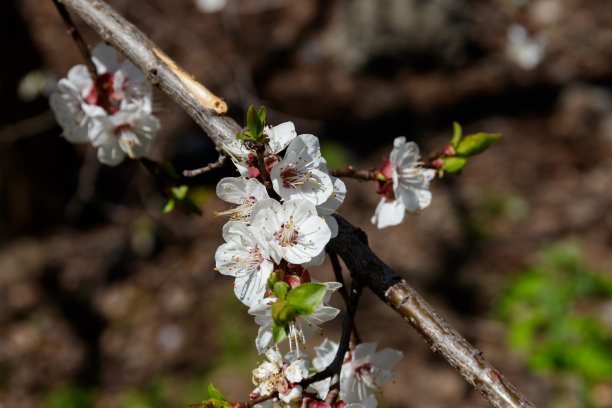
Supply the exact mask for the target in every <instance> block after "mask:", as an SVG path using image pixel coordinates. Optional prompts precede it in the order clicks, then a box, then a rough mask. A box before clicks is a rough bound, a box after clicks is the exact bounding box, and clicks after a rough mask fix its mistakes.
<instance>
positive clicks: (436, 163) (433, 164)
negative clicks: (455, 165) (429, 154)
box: [431, 159, 444, 169]
mask: <svg viewBox="0 0 612 408" xmlns="http://www.w3.org/2000/svg"><path fill="white" fill-rule="evenodd" d="M431 167H433V168H434V169H441V168H442V167H444V159H435V160H432V161H431Z"/></svg>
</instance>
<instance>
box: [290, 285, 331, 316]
mask: <svg viewBox="0 0 612 408" xmlns="http://www.w3.org/2000/svg"><path fill="white" fill-rule="evenodd" d="M325 292H326V289H325V285H323V284H322V283H304V284H302V285H300V286H298V287H297V288H295V289H293V290H292V291H291V292H289V294H288V295H287V303H288V304H289V305H291V306H293V307H294V308H295V310H296V311H297V313H298V314H301V315H303V316H307V315H309V314H311V313H312V312H314V311H315V310H316V308H317V307H319V305H320V304H321V303H322V302H323V298H324V297H325Z"/></svg>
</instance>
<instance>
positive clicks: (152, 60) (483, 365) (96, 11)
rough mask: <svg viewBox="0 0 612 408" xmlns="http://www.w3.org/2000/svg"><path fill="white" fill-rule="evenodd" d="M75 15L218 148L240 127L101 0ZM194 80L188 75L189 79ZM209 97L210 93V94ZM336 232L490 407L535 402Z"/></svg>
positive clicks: (336, 243)
mask: <svg viewBox="0 0 612 408" xmlns="http://www.w3.org/2000/svg"><path fill="white" fill-rule="evenodd" d="M59 1H60V2H61V3H63V4H65V5H66V6H67V7H68V8H69V9H71V11H72V12H73V13H74V14H76V15H78V16H80V17H81V18H82V19H83V20H84V21H85V22H86V23H87V24H88V25H89V26H90V27H92V28H93V29H94V30H95V31H96V32H97V33H98V34H99V35H100V37H102V38H103V39H104V41H106V42H108V43H109V44H111V45H113V46H114V47H115V48H117V49H118V50H119V51H120V52H121V53H123V54H124V55H125V56H126V57H127V58H129V59H130V60H132V62H133V63H134V64H136V66H138V67H139V68H140V69H141V70H142V71H143V72H145V74H146V75H147V78H148V79H149V81H151V83H153V84H154V85H156V86H158V87H159V88H160V89H161V90H162V91H164V92H165V93H167V94H168V95H169V96H170V97H171V98H172V99H173V100H174V101H175V102H176V103H177V104H179V105H180V106H181V107H182V108H183V109H184V110H185V111H186V112H187V113H188V114H189V115H190V116H191V117H192V118H193V120H194V121H195V122H196V123H197V124H198V125H199V126H200V127H201V128H202V129H203V130H204V131H205V132H206V133H207V134H208V135H209V137H210V138H211V139H212V140H213V142H214V143H215V144H216V145H217V147H220V146H221V144H222V143H223V142H224V141H230V140H233V139H234V138H235V135H236V133H237V132H239V131H240V130H241V126H240V125H238V123H236V122H235V121H234V120H233V119H231V118H229V117H227V116H221V115H219V112H223V110H222V109H216V108H218V107H219V106H218V105H217V104H218V102H219V99H218V98H217V99H216V100H215V99H214V98H216V97H214V95H213V97H214V98H212V99H211V100H212V101H213V102H212V103H209V102H207V101H204V102H203V101H202V98H201V96H198V95H197V92H198V91H194V89H196V90H197V89H200V88H198V86H200V87H202V88H203V89H206V88H204V87H203V86H201V85H198V86H194V85H193V84H191V85H190V86H187V85H185V78H183V77H182V76H183V75H185V73H184V72H183V71H182V70H180V68H178V67H177V66H176V65H175V64H174V63H173V62H172V61H171V60H170V59H169V58H168V57H166V56H165V54H163V53H162V52H161V51H160V50H159V48H157V46H156V45H155V44H153V42H152V41H151V40H149V39H148V38H147V37H146V36H145V35H144V34H143V33H142V32H141V31H140V30H138V29H137V28H136V27H135V26H133V25H132V24H130V23H129V22H127V21H126V20H125V19H124V18H122V17H121V16H119V15H118V14H117V13H116V12H115V11H114V10H113V9H111V8H110V7H109V6H108V5H106V4H105V3H104V2H102V1H100V0H59ZM192 81H193V80H192ZM209 96H210V95H209ZM335 217H336V219H337V220H338V224H339V233H338V236H337V237H336V238H334V239H332V240H331V241H330V243H329V247H330V248H331V249H332V250H333V251H335V252H336V253H337V254H338V255H340V257H341V258H342V259H343V260H344V263H345V264H346V266H347V267H348V268H349V270H350V272H351V275H352V276H353V278H354V279H357V280H359V281H360V282H361V283H362V284H363V285H365V286H367V287H369V288H370V289H371V290H372V291H373V292H374V293H375V294H376V295H377V296H378V297H379V298H381V299H382V300H383V301H385V302H386V303H387V304H388V305H389V306H391V307H393V308H394V310H396V311H397V312H398V313H399V314H400V315H401V316H402V317H403V318H404V319H405V320H406V321H407V322H408V323H410V324H411V325H412V326H413V327H414V328H415V329H416V330H417V331H418V332H419V333H420V334H421V335H422V336H423V338H424V339H425V340H426V341H427V342H428V343H429V344H430V346H431V348H432V350H433V351H435V352H437V353H439V354H440V355H441V356H442V357H444V358H445V359H446V360H447V361H448V363H449V364H450V365H451V366H453V367H455V368H456V369H457V370H458V371H459V373H461V375H462V376H463V377H464V378H465V379H466V380H467V381H468V382H469V383H470V384H471V385H472V386H473V387H474V388H476V389H477V390H478V391H479V392H480V393H481V394H482V395H483V396H484V397H485V398H486V399H487V400H489V402H490V403H491V404H492V405H493V406H495V407H499V408H501V407H512V408H519V407H534V405H532V404H531V403H530V402H528V401H527V400H526V399H525V397H523V396H522V395H521V394H520V393H519V392H518V391H517V390H516V389H515V388H514V386H512V384H510V382H509V381H507V380H506V379H505V378H504V377H503V376H502V375H501V374H500V373H499V372H498V371H497V370H496V369H495V368H494V367H493V366H492V365H491V364H490V363H489V362H488V361H487V360H486V359H485V358H484V357H483V356H482V352H480V351H479V350H477V349H476V348H474V347H473V346H472V345H471V344H469V343H468V341H467V340H465V339H464V338H463V337H462V336H461V335H460V334H459V333H458V332H457V331H456V330H455V329H453V328H452V327H451V326H449V325H448V323H446V322H445V321H444V319H442V318H441V317H440V316H438V315H437V314H436V313H435V312H434V310H433V309H432V308H431V306H430V305H429V304H427V302H425V300H423V298H421V296H420V295H419V294H418V293H416V292H415V291H414V289H412V287H410V285H408V283H406V281H404V280H403V279H402V278H401V277H400V276H398V275H397V274H396V273H395V272H394V271H393V270H391V268H389V267H388V266H387V265H385V264H384V263H383V262H382V261H381V260H380V259H379V258H378V257H377V256H376V255H375V254H374V253H373V252H372V250H371V249H370V248H369V247H368V245H367V238H366V236H365V233H364V232H363V231H361V230H360V229H358V228H356V227H354V226H353V225H351V224H350V223H349V222H348V221H346V220H345V219H344V218H342V217H340V216H338V215H335Z"/></svg>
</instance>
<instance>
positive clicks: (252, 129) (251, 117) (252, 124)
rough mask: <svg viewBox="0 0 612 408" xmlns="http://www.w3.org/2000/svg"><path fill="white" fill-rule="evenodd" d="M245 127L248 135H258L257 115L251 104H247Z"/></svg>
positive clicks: (255, 136)
mask: <svg viewBox="0 0 612 408" xmlns="http://www.w3.org/2000/svg"><path fill="white" fill-rule="evenodd" d="M247 128H248V129H249V136H251V137H252V138H257V136H259V131H258V128H259V115H257V112H255V108H254V107H253V105H251V106H249V110H248V111H247Z"/></svg>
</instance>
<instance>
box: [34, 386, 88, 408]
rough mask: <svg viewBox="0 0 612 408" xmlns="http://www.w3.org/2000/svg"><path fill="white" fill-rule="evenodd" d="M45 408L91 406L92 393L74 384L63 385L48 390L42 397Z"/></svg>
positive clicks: (83, 407)
mask: <svg viewBox="0 0 612 408" xmlns="http://www.w3.org/2000/svg"><path fill="white" fill-rule="evenodd" d="M43 405H44V407H45V408H86V407H93V405H94V394H93V392H92V391H91V390H89V389H86V388H80V387H78V386H76V385H72V384H69V385H64V386H61V387H58V388H55V389H53V390H52V391H50V392H49V393H48V394H47V395H46V396H45V398H44V403H43Z"/></svg>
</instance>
